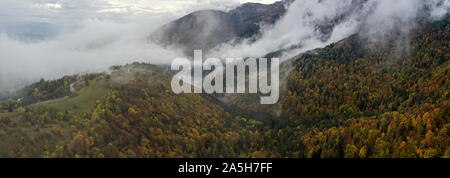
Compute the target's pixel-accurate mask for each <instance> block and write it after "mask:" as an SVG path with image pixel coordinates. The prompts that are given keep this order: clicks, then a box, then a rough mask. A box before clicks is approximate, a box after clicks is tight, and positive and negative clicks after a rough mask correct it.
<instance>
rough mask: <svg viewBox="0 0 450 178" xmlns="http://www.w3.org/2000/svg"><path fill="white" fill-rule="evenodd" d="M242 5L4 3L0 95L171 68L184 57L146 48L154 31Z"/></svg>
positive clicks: (207, 1) (182, 0)
mask: <svg viewBox="0 0 450 178" xmlns="http://www.w3.org/2000/svg"><path fill="white" fill-rule="evenodd" d="M255 1H256V2H258V0H255ZM260 1H261V0H260ZM262 1H264V2H265V3H271V1H273V0H262ZM242 2H247V1H239V0H137V1H136V0H76V1H74V0H2V1H0V94H1V93H2V92H6V91H11V90H15V89H19V88H21V87H23V86H25V85H28V84H30V83H32V82H35V81H38V80H39V79H41V78H44V79H47V80H48V79H56V78H59V77H62V76H64V75H71V74H77V73H80V72H87V71H89V72H92V71H101V70H105V69H106V68H108V67H109V66H111V65H116V64H125V63H131V62H135V61H140V62H149V63H153V64H166V63H169V62H170V61H171V60H173V59H174V58H176V57H180V56H182V54H179V53H178V52H177V50H176V49H163V48H161V47H159V46H157V45H154V44H148V43H147V40H146V38H147V37H148V35H149V34H150V33H151V31H152V30H154V29H155V28H157V27H159V26H161V25H162V24H164V23H167V22H169V21H171V20H173V19H176V18H179V17H181V16H183V15H186V14H187V13H190V12H192V11H196V10H201V9H217V10H228V9H231V8H234V7H236V6H237V5H239V4H240V3H242Z"/></svg>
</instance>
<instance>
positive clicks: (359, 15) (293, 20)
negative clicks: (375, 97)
mask: <svg viewBox="0 0 450 178" xmlns="http://www.w3.org/2000/svg"><path fill="white" fill-rule="evenodd" d="M449 9H450V1H448V0H427V1H423V0H395V1H391V0H296V1H295V2H294V3H293V4H292V5H290V6H289V9H288V12H287V14H286V15H285V16H284V17H283V18H282V19H281V20H280V21H279V22H278V23H276V24H275V25H274V26H273V27H267V28H266V29H265V30H264V31H263V35H262V37H261V38H260V39H259V40H257V41H256V42H253V41H244V42H243V43H241V44H238V45H234V44H225V45H222V46H221V47H218V48H217V49H215V51H214V52H213V53H212V54H211V56H222V57H242V56H248V57H261V56H264V55H266V54H268V53H270V52H274V51H277V50H280V49H294V50H290V52H287V53H285V54H284V56H283V58H284V59H287V58H290V57H293V56H294V55H298V54H299V53H301V52H305V51H307V50H311V49H315V48H319V47H324V46H326V45H328V44H331V43H334V42H337V41H340V40H342V39H344V38H347V37H349V36H350V35H352V34H355V33H356V32H360V31H363V32H364V34H365V35H367V37H368V38H369V39H372V40H374V41H376V40H377V39H381V37H382V36H384V35H385V34H387V33H389V32H390V31H391V30H393V29H398V28H399V29H402V30H403V31H405V32H406V31H408V30H409V29H410V28H411V26H412V25H413V24H414V21H415V20H416V19H417V18H420V17H425V16H429V17H430V18H431V19H432V20H437V19H440V18H442V17H443V16H444V15H446V14H447V13H448V12H449ZM326 30H330V32H328V33H326V34H324V32H323V31H326Z"/></svg>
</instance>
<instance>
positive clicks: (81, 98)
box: [36, 80, 111, 114]
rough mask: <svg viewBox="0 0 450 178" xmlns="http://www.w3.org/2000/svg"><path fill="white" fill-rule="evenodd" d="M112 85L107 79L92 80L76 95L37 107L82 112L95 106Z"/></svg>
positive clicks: (75, 112)
mask: <svg viewBox="0 0 450 178" xmlns="http://www.w3.org/2000/svg"><path fill="white" fill-rule="evenodd" d="M110 85H111V84H110V82H109V81H107V80H91V81H90V84H89V86H87V87H84V88H82V89H81V90H79V91H76V92H75V96H74V97H71V98H68V99H65V100H61V101H57V102H54V103H46V104H42V105H38V106H36V107H46V108H48V109H55V110H58V111H65V110H69V111H72V112H73V113H74V114H82V113H83V112H88V111H90V110H91V109H93V108H94V106H95V103H96V101H97V100H98V99H101V98H102V97H103V96H104V95H105V94H106V93H107V92H108V88H109V86H110Z"/></svg>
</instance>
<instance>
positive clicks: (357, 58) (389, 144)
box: [0, 18, 450, 158]
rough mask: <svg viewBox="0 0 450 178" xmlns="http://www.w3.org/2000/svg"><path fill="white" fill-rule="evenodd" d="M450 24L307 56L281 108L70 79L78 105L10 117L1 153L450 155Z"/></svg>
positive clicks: (114, 78) (158, 85) (120, 71)
mask: <svg viewBox="0 0 450 178" xmlns="http://www.w3.org/2000/svg"><path fill="white" fill-rule="evenodd" d="M449 20H450V19H449V18H446V19H444V20H441V21H438V22H434V23H419V24H417V28H416V30H415V31H413V32H412V33H411V34H412V35H411V36H410V39H409V40H407V41H403V40H401V39H399V38H397V37H398V36H397V35H395V34H394V35H392V36H390V38H389V39H390V40H387V41H386V42H383V43H379V42H373V41H370V40H368V39H367V38H366V37H365V36H364V34H356V35H353V36H352V37H350V38H348V39H345V40H343V41H341V42H338V43H335V44H332V45H329V46H327V47H325V48H323V49H316V50H313V51H310V52H307V53H304V54H301V55H299V56H298V57H295V58H294V59H292V60H290V61H288V62H289V64H290V65H286V63H285V64H284V65H283V66H282V69H281V71H284V72H286V73H287V74H288V75H287V78H286V80H283V81H284V82H282V83H284V84H282V87H286V88H283V89H284V91H285V92H284V93H283V94H282V95H281V96H283V98H281V99H280V103H279V105H273V106H261V105H258V104H255V103H252V101H253V100H252V98H251V96H249V97H240V96H238V97H236V98H237V99H235V100H228V101H224V100H222V98H216V97H215V96H214V95H200V94H180V95H175V94H174V93H173V92H172V90H171V87H170V80H171V78H172V75H171V74H170V73H169V72H168V71H165V70H163V69H162V68H160V67H157V66H153V65H148V64H139V63H135V64H130V65H126V66H113V67H112V68H111V74H106V73H104V74H89V75H85V76H78V77H69V78H70V79H71V80H70V81H71V82H75V84H76V91H75V92H74V93H72V94H71V96H70V98H68V99H66V100H62V101H57V102H55V103H48V104H41V105H37V106H33V107H28V108H23V107H18V108H16V109H15V110H14V112H9V113H0V143H1V144H0V157H324V158H329V157H362V158H365V157H414V158H418V157H450V147H449V145H450V144H449V141H450V124H449V122H450V115H449V110H450V102H449V99H450V98H449V75H450V74H449V71H448V70H449V60H448V59H449V55H450V51H449V45H450V44H449V29H450V24H449ZM291 64H292V65H291ZM290 67H292V68H290ZM33 86H35V87H37V88H39V87H41V88H47V89H48V88H49V89H48V90H45V91H46V93H45V95H41V96H45V98H53V97H50V96H51V93H52V92H55V94H56V95H58V96H59V95H60V92H58V91H67V84H65V82H62V81H60V82H58V81H48V82H45V81H42V82H41V83H40V84H36V85H33ZM44 86H47V87H44ZM53 86H61V87H60V88H61V90H58V89H56V90H53V89H52V88H55V87H53ZM56 88H58V87H56ZM25 91H34V90H31V88H28V89H27V90H25ZM26 93H29V92H26ZM47 96H49V97H47ZM243 101H248V102H243ZM261 110H266V111H268V113H265V112H259V111H261ZM275 111H276V113H277V114H273V112H275ZM254 113H259V114H254Z"/></svg>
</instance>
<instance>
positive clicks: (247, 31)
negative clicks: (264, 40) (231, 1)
mask: <svg viewBox="0 0 450 178" xmlns="http://www.w3.org/2000/svg"><path fill="white" fill-rule="evenodd" d="M291 1H292V0H284V1H278V2H276V3H274V4H269V5H265V4H259V3H246V4H243V5H242V6H240V7H238V8H236V9H234V10H231V11H229V12H223V11H216V10H204V11H197V12H193V13H191V14H189V15H186V16H184V17H182V18H180V19H178V20H175V21H173V22H171V23H169V24H166V25H164V26H162V27H161V28H159V29H158V30H156V31H155V32H153V33H152V34H151V36H150V37H149V40H150V41H152V42H156V43H158V44H161V45H163V46H170V45H174V46H177V47H181V48H182V49H184V50H185V51H191V50H192V49H204V50H208V49H211V48H213V47H215V46H217V45H218V44H221V43H224V42H229V41H231V40H233V39H242V38H251V37H253V36H255V35H257V34H258V33H259V32H260V25H261V24H274V23H275V22H276V21H277V20H278V19H279V18H280V17H281V16H283V15H284V14H285V12H286V8H285V7H286V6H287V5H288V3H289V2H291Z"/></svg>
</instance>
